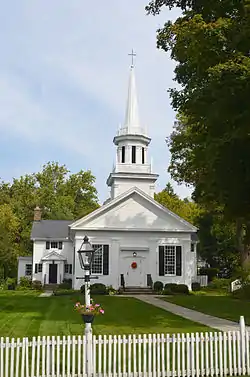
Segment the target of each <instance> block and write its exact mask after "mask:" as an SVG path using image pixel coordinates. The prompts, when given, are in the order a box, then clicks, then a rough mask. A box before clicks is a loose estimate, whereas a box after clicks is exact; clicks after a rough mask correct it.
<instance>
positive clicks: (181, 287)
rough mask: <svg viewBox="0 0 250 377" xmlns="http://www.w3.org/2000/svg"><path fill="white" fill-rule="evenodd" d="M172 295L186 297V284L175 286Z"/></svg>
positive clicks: (187, 290) (187, 291)
mask: <svg viewBox="0 0 250 377" xmlns="http://www.w3.org/2000/svg"><path fill="white" fill-rule="evenodd" d="M174 293H177V294H183V295H188V294H189V289H188V286H187V285H186V284H177V286H176V287H175V288H174Z"/></svg>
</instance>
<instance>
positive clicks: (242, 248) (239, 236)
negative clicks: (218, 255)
mask: <svg viewBox="0 0 250 377" xmlns="http://www.w3.org/2000/svg"><path fill="white" fill-rule="evenodd" d="M249 231H250V228H249V227H248V231H246V234H245V229H244V223H243V220H242V219H240V218H238V219H236V249H237V250H238V253H239V255H240V260H241V266H242V267H244V266H245V264H246V260H247V259H248V251H249V247H250V238H249V236H250V233H249ZM248 238H249V239H248Z"/></svg>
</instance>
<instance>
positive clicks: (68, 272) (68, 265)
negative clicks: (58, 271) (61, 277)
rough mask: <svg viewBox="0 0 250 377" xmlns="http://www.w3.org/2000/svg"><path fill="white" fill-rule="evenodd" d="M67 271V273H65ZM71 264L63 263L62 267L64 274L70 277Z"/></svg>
mask: <svg viewBox="0 0 250 377" xmlns="http://www.w3.org/2000/svg"><path fill="white" fill-rule="evenodd" d="M66 266H67V268H66ZM66 270H67V271H66ZM72 270H73V269H72V263H65V265H64V273H65V274H68V275H72Z"/></svg>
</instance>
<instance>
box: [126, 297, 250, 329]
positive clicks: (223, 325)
mask: <svg viewBox="0 0 250 377" xmlns="http://www.w3.org/2000/svg"><path fill="white" fill-rule="evenodd" d="M133 297H134V298H137V299H138V300H141V301H143V302H146V303H148V304H151V305H154V306H157V307H158V308H161V309H164V310H167V311H168V312H170V313H173V314H176V315H179V316H180V317H183V318H186V319H189V320H190V321H193V322H198V323H201V324H202V325H205V326H208V327H212V328H214V329H217V330H219V331H238V330H239V329H240V327H239V324H238V323H237V322H233V321H229V320H227V319H223V318H218V317H213V316H211V315H208V314H204V313H200V312H197V311H195V310H192V309H188V308H184V307H183V306H179V305H175V304H172V303H170V302H167V301H164V300H162V299H160V298H157V297H155V296H150V295H136V296H133ZM239 320H240V319H239ZM246 329H247V330H248V331H249V330H250V327H249V326H246Z"/></svg>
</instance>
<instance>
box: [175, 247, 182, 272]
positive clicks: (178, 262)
mask: <svg viewBox="0 0 250 377" xmlns="http://www.w3.org/2000/svg"><path fill="white" fill-rule="evenodd" d="M181 254H182V252H181V246H176V276H181V275H182V255H181Z"/></svg>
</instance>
